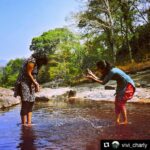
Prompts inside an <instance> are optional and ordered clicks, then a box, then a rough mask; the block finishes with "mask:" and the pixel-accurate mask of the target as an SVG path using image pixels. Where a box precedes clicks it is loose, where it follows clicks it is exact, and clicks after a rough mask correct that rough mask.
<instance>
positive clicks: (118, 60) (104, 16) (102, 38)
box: [0, 0, 150, 87]
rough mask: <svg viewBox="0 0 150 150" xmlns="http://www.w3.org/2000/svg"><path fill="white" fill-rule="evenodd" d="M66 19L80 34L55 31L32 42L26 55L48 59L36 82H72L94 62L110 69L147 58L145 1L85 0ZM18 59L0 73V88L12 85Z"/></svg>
mask: <svg viewBox="0 0 150 150" xmlns="http://www.w3.org/2000/svg"><path fill="white" fill-rule="evenodd" d="M83 6H84V7H83V10H81V11H80V12H78V13H76V14H74V15H73V16H72V17H73V18H74V20H75V23H76V25H77V26H78V28H79V29H80V31H81V32H80V34H75V33H73V32H71V31H70V30H69V29H68V28H56V29H53V30H49V31H47V32H44V33H43V34H42V35H41V36H39V37H34V38H33V39H32V42H31V45H30V50H31V51H32V52H43V53H47V54H48V56H49V63H48V65H47V66H46V67H42V68H41V69H40V71H39V76H38V78H39V81H40V82H41V83H46V82H50V81H52V80H58V79H61V81H63V82H64V83H66V84H73V83H74V82H76V81H77V80H78V79H79V78H80V77H82V74H83V73H84V71H85V70H86V68H88V67H93V65H94V64H95V62H96V61H97V60H99V59H107V60H109V61H110V62H112V63H114V64H119V65H120V64H125V63H127V62H128V63H132V62H141V61H148V60H149V59H150V2H149V0H132V1H131V0H113V1H109V0H88V1H87V2H85V4H83ZM23 61H24V60H23V59H20V58H18V59H16V60H10V61H9V62H8V64H7V65H6V67H4V68H3V69H1V70H0V86H5V87H9V86H13V85H14V82H15V80H16V77H17V75H18V72H19V68H20V67H21V65H22V62H23Z"/></svg>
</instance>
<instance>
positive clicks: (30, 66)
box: [27, 63, 39, 92]
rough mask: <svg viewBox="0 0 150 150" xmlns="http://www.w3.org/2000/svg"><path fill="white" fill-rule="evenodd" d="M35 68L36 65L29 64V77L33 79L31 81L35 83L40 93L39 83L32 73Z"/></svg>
mask: <svg viewBox="0 0 150 150" xmlns="http://www.w3.org/2000/svg"><path fill="white" fill-rule="evenodd" d="M34 67H35V64H34V63H28V64H27V74H28V75H29V77H30V78H31V81H32V82H33V84H34V85H35V86H36V91H37V92H38V91H39V84H38V83H37V81H36V79H34V77H33V75H32V71H33V69H34Z"/></svg>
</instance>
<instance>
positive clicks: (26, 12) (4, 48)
mask: <svg viewBox="0 0 150 150" xmlns="http://www.w3.org/2000/svg"><path fill="white" fill-rule="evenodd" d="M78 8H79V1H77V0H0V60H10V59H15V58H23V57H28V56H30V54H31V51H30V50H29V46H30V44H31V41H32V38H33V37H36V36H40V35H41V34H42V33H43V32H45V31H48V30H50V29H54V28H57V27H64V26H67V25H69V21H66V18H69V16H70V14H71V13H72V12H76V11H77V10H78Z"/></svg>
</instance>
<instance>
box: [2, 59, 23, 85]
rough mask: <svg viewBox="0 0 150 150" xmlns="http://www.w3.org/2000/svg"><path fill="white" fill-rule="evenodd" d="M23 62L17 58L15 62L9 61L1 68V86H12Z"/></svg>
mask: <svg viewBox="0 0 150 150" xmlns="http://www.w3.org/2000/svg"><path fill="white" fill-rule="evenodd" d="M23 61H24V59H20V58H17V59H15V60H10V61H9V62H8V63H7V65H6V67H4V68H3V72H2V77H1V85H2V86H6V87H9V86H14V84H15V82H16V79H17V76H18V74H19V71H20V68H21V65H22V63H23Z"/></svg>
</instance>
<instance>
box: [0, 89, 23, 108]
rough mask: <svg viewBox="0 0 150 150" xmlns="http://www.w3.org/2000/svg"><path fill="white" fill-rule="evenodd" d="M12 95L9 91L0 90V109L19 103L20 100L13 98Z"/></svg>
mask: <svg viewBox="0 0 150 150" xmlns="http://www.w3.org/2000/svg"><path fill="white" fill-rule="evenodd" d="M13 94H14V93H13V91H12V90H10V89H6V88H0V109H2V108H6V107H10V106H13V105H16V104H19V103H20V98H19V97H17V98H15V97H14V96H13Z"/></svg>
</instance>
